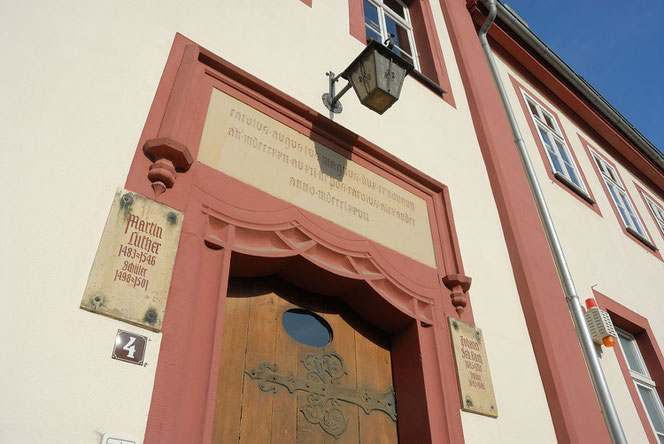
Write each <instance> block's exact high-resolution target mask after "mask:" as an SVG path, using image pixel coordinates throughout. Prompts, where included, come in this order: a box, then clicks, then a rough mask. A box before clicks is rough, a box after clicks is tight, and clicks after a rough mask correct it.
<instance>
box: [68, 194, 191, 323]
mask: <svg viewBox="0 0 664 444" xmlns="http://www.w3.org/2000/svg"><path fill="white" fill-rule="evenodd" d="M182 218H183V214H182V213H181V212H180V211H177V210H174V209H172V208H170V207H168V206H166V205H163V204H160V203H159V202H155V201H154V200H152V199H148V198H147V197H144V196H141V195H139V194H135V193H132V192H129V191H126V190H120V189H119V190H118V191H117V192H116V193H115V198H114V199H113V204H112V205H111V211H110V213H109V215H108V219H107V220H106V226H105V227H104V233H103V234H102V238H101V242H100V243H99V247H98V249H97V255H96V256H95V260H94V263H93V265H92V270H91V271H90V276H89V277H88V284H87V286H86V288H85V292H84V294H83V299H82V300H81V308H82V309H84V310H89V311H93V312H95V313H99V314H103V315H105V316H109V317H112V318H115V319H120V320H122V321H126V322H129V323H131V324H135V325H140V326H141V327H145V328H147V329H150V330H154V331H159V330H161V325H162V321H163V318H164V309H165V307H166V297H167V295H168V289H169V286H170V283H171V275H172V273H173V263H174V262H175V254H176V252H177V246H178V242H179V239H180V231H181V229H182Z"/></svg>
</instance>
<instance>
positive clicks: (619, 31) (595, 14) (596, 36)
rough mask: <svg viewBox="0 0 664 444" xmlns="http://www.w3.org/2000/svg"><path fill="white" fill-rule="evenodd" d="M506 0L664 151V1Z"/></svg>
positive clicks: (539, 35)
mask: <svg viewBox="0 0 664 444" xmlns="http://www.w3.org/2000/svg"><path fill="white" fill-rule="evenodd" d="M502 1H503V3H506V4H508V5H509V6H510V7H512V9H514V10H515V11H516V12H517V13H519V15H521V17H523V18H524V19H525V20H526V21H527V22H528V24H529V25H530V29H531V30H532V31H533V32H534V33H535V34H536V35H537V36H538V37H539V38H540V39H541V40H542V41H543V42H544V43H545V44H546V45H547V46H548V47H549V48H551V49H552V50H553V51H554V52H555V53H556V54H558V56H559V57H560V58H561V59H563V60H564V61H565V63H567V64H568V65H569V66H570V67H571V68H572V69H573V70H574V71H575V72H576V73H578V74H579V75H581V76H582V77H584V78H585V79H586V81H587V82H589V83H590V84H591V85H592V86H593V87H594V88H595V89H596V90H597V91H599V92H600V94H602V95H603V96H604V97H605V98H606V99H607V100H608V101H609V102H610V103H611V104H612V105H613V106H614V107H615V108H616V109H617V110H618V111H619V112H620V113H621V114H622V115H623V116H625V117H626V118H627V120H629V121H630V122H631V123H632V125H634V126H635V127H636V128H637V129H638V130H639V131H641V133H643V134H644V135H645V136H646V137H647V138H648V139H649V140H650V141H651V142H652V143H653V144H654V145H655V146H656V147H657V148H658V149H659V150H660V151H662V152H664V36H663V35H662V31H663V30H664V25H663V24H662V23H663V22H662V21H663V20H664V1H662V0H654V1H645V0H626V1H621V2H619V1H612V0H609V1H602V2H599V1H584V0H556V1H533V0H502Z"/></svg>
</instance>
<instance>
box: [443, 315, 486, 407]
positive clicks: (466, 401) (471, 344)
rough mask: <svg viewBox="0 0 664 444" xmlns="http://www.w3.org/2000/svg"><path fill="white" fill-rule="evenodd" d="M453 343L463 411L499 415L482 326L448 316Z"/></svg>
mask: <svg viewBox="0 0 664 444" xmlns="http://www.w3.org/2000/svg"><path fill="white" fill-rule="evenodd" d="M448 319H449V323H450V333H451V337H452V344H453V346H454V358H455V362H456V369H457V377H458V381H459V391H460V393H461V410H463V411H466V412H472V413H478V414H480V415H485V416H491V417H493V418H496V417H498V406H497V405H496V396H495V394H494V392H493V383H492V381H491V372H490V371H489V362H488V360H487V358H486V349H485V348H484V337H483V336H482V330H480V329H479V328H477V327H475V326H473V325H470V324H466V323H465V322H461V321H459V320H457V319H453V318H448Z"/></svg>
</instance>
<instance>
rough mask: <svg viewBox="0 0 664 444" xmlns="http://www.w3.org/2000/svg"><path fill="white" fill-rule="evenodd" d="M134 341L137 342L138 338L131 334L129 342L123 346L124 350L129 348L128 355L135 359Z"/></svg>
mask: <svg viewBox="0 0 664 444" xmlns="http://www.w3.org/2000/svg"><path fill="white" fill-rule="evenodd" d="M134 342H136V338H135V337H133V336H129V342H127V344H126V345H125V346H124V347H122V349H123V350H127V351H128V352H129V353H127V356H128V357H129V358H131V359H134V353H136V346H135V345H133V344H134Z"/></svg>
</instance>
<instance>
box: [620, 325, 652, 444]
mask: <svg viewBox="0 0 664 444" xmlns="http://www.w3.org/2000/svg"><path fill="white" fill-rule="evenodd" d="M616 331H617V332H618V342H619V343H620V348H621V349H622V352H623V354H624V355H625V361H627V367H629V373H630V374H631V376H632V380H633V381H634V384H635V385H636V389H637V392H638V394H639V398H641V403H642V404H643V408H644V409H645V411H646V413H647V415H648V419H649V420H650V425H651V426H652V428H653V431H654V432H655V436H657V439H658V440H659V442H660V443H661V444H664V408H662V401H661V400H660V399H659V396H658V394H657V390H656V389H655V382H654V381H653V380H652V378H651V377H650V374H649V373H648V369H647V368H646V364H645V362H644V360H643V356H641V351H640V350H639V346H638V344H637V342H636V339H635V338H634V336H632V335H631V334H630V333H627V332H626V331H623V330H620V329H616Z"/></svg>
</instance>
